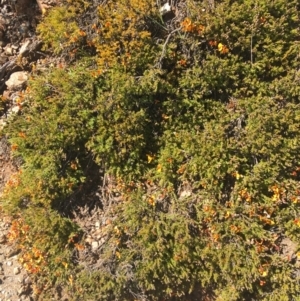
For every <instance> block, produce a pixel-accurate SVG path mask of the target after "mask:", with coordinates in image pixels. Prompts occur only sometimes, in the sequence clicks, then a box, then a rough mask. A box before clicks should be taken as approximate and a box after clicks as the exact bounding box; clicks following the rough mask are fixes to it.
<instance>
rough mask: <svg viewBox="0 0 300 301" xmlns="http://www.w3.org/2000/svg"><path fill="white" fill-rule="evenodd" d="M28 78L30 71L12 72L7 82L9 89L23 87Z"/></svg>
mask: <svg viewBox="0 0 300 301" xmlns="http://www.w3.org/2000/svg"><path fill="white" fill-rule="evenodd" d="M27 80H28V73H27V72H25V71H18V72H14V73H12V74H11V75H10V77H9V80H7V81H6V82H5V84H6V86H7V88H8V89H9V90H18V89H21V88H22V87H23V85H24V84H25V83H26V81H27Z"/></svg>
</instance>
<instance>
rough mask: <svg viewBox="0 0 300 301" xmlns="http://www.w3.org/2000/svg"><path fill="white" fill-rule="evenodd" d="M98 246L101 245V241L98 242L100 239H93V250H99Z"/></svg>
mask: <svg viewBox="0 0 300 301" xmlns="http://www.w3.org/2000/svg"><path fill="white" fill-rule="evenodd" d="M98 246H99V243H98V241H93V242H92V250H94V251H95V250H97V249H98Z"/></svg>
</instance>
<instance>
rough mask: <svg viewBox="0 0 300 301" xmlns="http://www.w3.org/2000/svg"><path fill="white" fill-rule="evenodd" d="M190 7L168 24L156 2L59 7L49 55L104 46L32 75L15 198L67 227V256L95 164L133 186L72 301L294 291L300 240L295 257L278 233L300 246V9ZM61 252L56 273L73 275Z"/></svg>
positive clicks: (56, 244) (18, 206) (281, 295)
mask: <svg viewBox="0 0 300 301" xmlns="http://www.w3.org/2000/svg"><path fill="white" fill-rule="evenodd" d="M183 2H184V6H183V7H179V8H178V10H179V12H176V14H177V15H175V17H174V18H173V20H172V21H167V20H164V18H163V17H161V16H160V14H159V8H158V7H156V4H155V1H146V0H145V1H136V0H130V1H123V0H121V1H118V2H115V1H110V0H108V1H106V2H104V3H102V4H101V5H100V4H99V6H97V7H98V10H95V12H93V13H94V14H95V18H94V19H95V20H97V22H96V21H95V23H93V22H92V23H91V24H87V23H88V22H84V21H82V20H81V21H80V14H81V13H85V12H86V10H88V9H89V6H88V5H86V6H85V8H84V9H83V10H79V8H78V7H77V6H76V5H77V4H78V3H79V1H75V2H74V6H73V5H72V4H71V3H69V4H68V5H67V6H66V7H65V6H62V7H59V8H56V9H53V10H52V11H51V12H50V13H49V15H48V16H47V17H46V18H45V20H44V21H43V22H42V23H41V24H40V27H39V28H40V33H41V37H42V38H43V39H44V41H45V43H47V44H49V45H52V47H53V48H52V49H53V51H56V52H58V51H60V50H59V47H61V45H65V46H66V48H68V51H69V50H70V49H78V50H79V51H81V50H86V49H87V48H88V47H90V48H93V49H94V50H95V52H94V53H93V52H92V51H91V52H84V51H83V52H82V57H81V59H80V60H79V59H78V60H74V61H73V63H72V65H70V66H69V67H68V69H61V68H59V67H57V68H56V67H53V68H52V69H50V70H47V71H46V72H44V73H42V74H37V75H36V76H35V77H34V78H33V79H32V80H31V82H30V85H29V87H30V91H29V92H28V94H27V96H26V101H25V105H24V108H23V109H22V114H21V115H20V116H17V117H16V118H15V120H13V121H12V122H11V124H10V125H9V127H8V130H7V132H8V135H9V136H10V139H11V143H12V145H14V148H15V155H16V156H21V157H22V158H23V160H24V164H23V166H22V173H20V174H18V175H17V176H16V179H14V180H13V181H11V183H10V184H11V185H10V186H11V187H7V189H6V193H5V194H4V197H3V203H5V205H6V207H8V208H10V210H18V211H20V212H23V214H25V215H26V212H29V211H30V210H32V209H33V208H40V209H39V211H37V212H38V214H37V216H35V217H32V220H31V221H32V223H34V222H33V220H34V221H37V225H40V226H41V228H44V227H48V228H49V227H50V228H51V229H55V231H54V230H53V231H54V232H53V231H50V232H47V233H46V232H45V233H44V232H43V237H47V239H51V237H55V239H54V240H53V244H52V245H51V246H50V245H49V247H48V248H47V250H45V252H49V254H52V253H53V254H55V256H54V257H55V258H56V257H57V256H59V255H58V254H60V252H62V254H65V253H64V252H63V251H62V249H61V246H62V245H63V244H66V240H68V239H69V237H70V235H71V233H73V232H74V233H75V232H78V230H75V226H74V225H73V224H71V223H70V224H69V223H68V222H67V220H65V219H64V220H63V223H58V222H56V221H57V219H59V218H58V213H57V211H56V210H57V209H61V208H65V207H67V205H66V203H67V202H68V200H69V198H70V196H72V195H73V194H74V193H76V192H78V191H80V189H81V188H82V186H83V185H86V184H87V183H88V182H89V181H90V179H91V174H92V170H91V168H89V163H88V162H91V161H92V162H93V166H94V168H96V169H97V170H98V174H99V173H100V171H101V173H102V172H103V173H106V174H109V175H110V176H111V178H115V179H117V181H116V182H119V183H118V184H120V183H121V184H122V185H119V186H121V188H120V187H119V186H116V187H114V188H116V189H117V190H118V192H119V194H120V196H121V200H122V201H120V202H115V203H114V202H113V205H112V207H113V210H114V214H115V216H114V217H115V218H114V222H113V225H112V226H111V227H108V232H109V234H108V236H107V237H108V238H107V241H106V242H105V245H104V247H103V249H102V251H101V254H99V256H100V257H101V262H100V263H97V269H95V270H93V271H92V272H91V271H89V270H87V269H85V267H84V266H80V265H78V266H76V275H74V279H73V278H72V279H73V280H72V281H74V287H73V288H74V289H73V296H74V299H75V300H79V299H80V298H84V299H86V300H89V299H92V300H162V299H164V300H173V299H172V298H174V299H175V300H205V299H210V300H250V299H254V300H296V299H297V298H298V295H299V253H297V252H298V251H299V245H297V248H298V249H296V250H294V258H287V257H286V256H285V254H284V251H283V249H284V246H283V244H282V240H283V239H284V238H286V239H289V240H291V241H292V242H294V243H295V244H297V243H298V242H299V239H300V231H299V227H300V221H299V220H300V212H299V204H300V200H299V198H300V192H299V191H300V184H299V179H300V174H299V171H300V155H299V154H300V134H299V133H300V128H299V127H300V126H299V124H300V123H299V121H300V120H299V119H300V117H299V116H300V102H299V95H300V89H299V78H300V77H299V74H300V73H299V50H300V45H299V41H298V40H299V39H298V35H299V25H300V24H299V15H298V14H299V13H298V8H299V5H298V3H297V1H286V0H276V1H273V2H269V1H247V0H245V1H235V2H234V3H232V1H228V0H224V1H202V2H201V5H200V4H199V1H194V0H188V1H183ZM212 3H214V5H212ZM94 4H95V3H94ZM63 12H66V13H64V14H63ZM77 19H79V20H77ZM71 21H72V22H73V23H72V22H71ZM66 22H67V24H68V26H69V27H68V26H66V27H65V28H66V29H64V26H62V25H61V24H65V25H66ZM57 23H59V25H58V24H57ZM49 24H50V25H49ZM51 24H52V25H51ZM55 24H56V25H55ZM82 24H84V25H82ZM49 26H53V27H54V30H52V32H51V33H49V28H50V27H49ZM66 30H67V32H66V35H65V34H64V33H65V31H66ZM88 53H90V54H89V55H88ZM85 55H86V56H87V57H84V56H85ZM98 184H103V183H101V179H100V177H99V179H98ZM105 201H107V200H105V199H103V203H105ZM43 210H45V211H46V212H48V211H49V210H50V211H51V220H49V221H48V222H49V224H47V225H45V224H43V222H42V221H41V215H42V213H41V212H44V211H43ZM59 220H60V219H59ZM64 229H66V230H64ZM62 231H66V233H67V234H66V235H62ZM32 233H34V235H35V236H36V237H39V233H38V232H34V231H33V232H32ZM54 233H56V234H54ZM57 233H61V234H57ZM71 236H72V235H71ZM32 237H33V236H32ZM45 239H46V238H45ZM60 240H61V241H60ZM52 249H53V250H52ZM63 256H65V257H67V255H66V254H65V255H63ZM54 257H51V256H50V257H49V260H48V270H47V273H46V274H45V275H47V277H50V279H53V280H52V281H53V283H55V282H56V281H61V282H63V281H69V278H68V277H70V275H73V274H72V273H71V270H68V269H66V271H64V273H62V274H61V275H62V276H61V277H62V278H60V280H55V277H54V276H53V275H55V269H57V265H55V260H54ZM64 260H65V261H64V262H68V264H69V262H70V266H71V267H72V269H73V268H74V266H73V265H71V259H70V258H69V260H68V259H64ZM64 277H65V278H64ZM72 277H73V276H72ZM63 278H64V279H63Z"/></svg>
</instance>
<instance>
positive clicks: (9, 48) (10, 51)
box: [4, 45, 13, 55]
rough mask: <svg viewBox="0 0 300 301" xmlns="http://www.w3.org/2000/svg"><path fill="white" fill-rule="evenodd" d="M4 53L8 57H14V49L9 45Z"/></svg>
mask: <svg viewBox="0 0 300 301" xmlns="http://www.w3.org/2000/svg"><path fill="white" fill-rule="evenodd" d="M4 52H5V54H6V55H13V48H12V47H11V46H9V45H7V46H6V47H5V48H4Z"/></svg>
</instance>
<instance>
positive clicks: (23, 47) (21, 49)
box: [19, 40, 30, 54]
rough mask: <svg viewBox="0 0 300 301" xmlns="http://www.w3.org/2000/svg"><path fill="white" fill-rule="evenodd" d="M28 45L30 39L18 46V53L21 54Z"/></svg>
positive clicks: (26, 49)
mask: <svg viewBox="0 0 300 301" xmlns="http://www.w3.org/2000/svg"><path fill="white" fill-rule="evenodd" d="M29 45H30V40H27V41H26V42H25V43H24V44H23V45H22V46H21V48H20V51H19V54H23V53H25V52H26V51H28V48H29V47H28V46H29Z"/></svg>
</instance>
